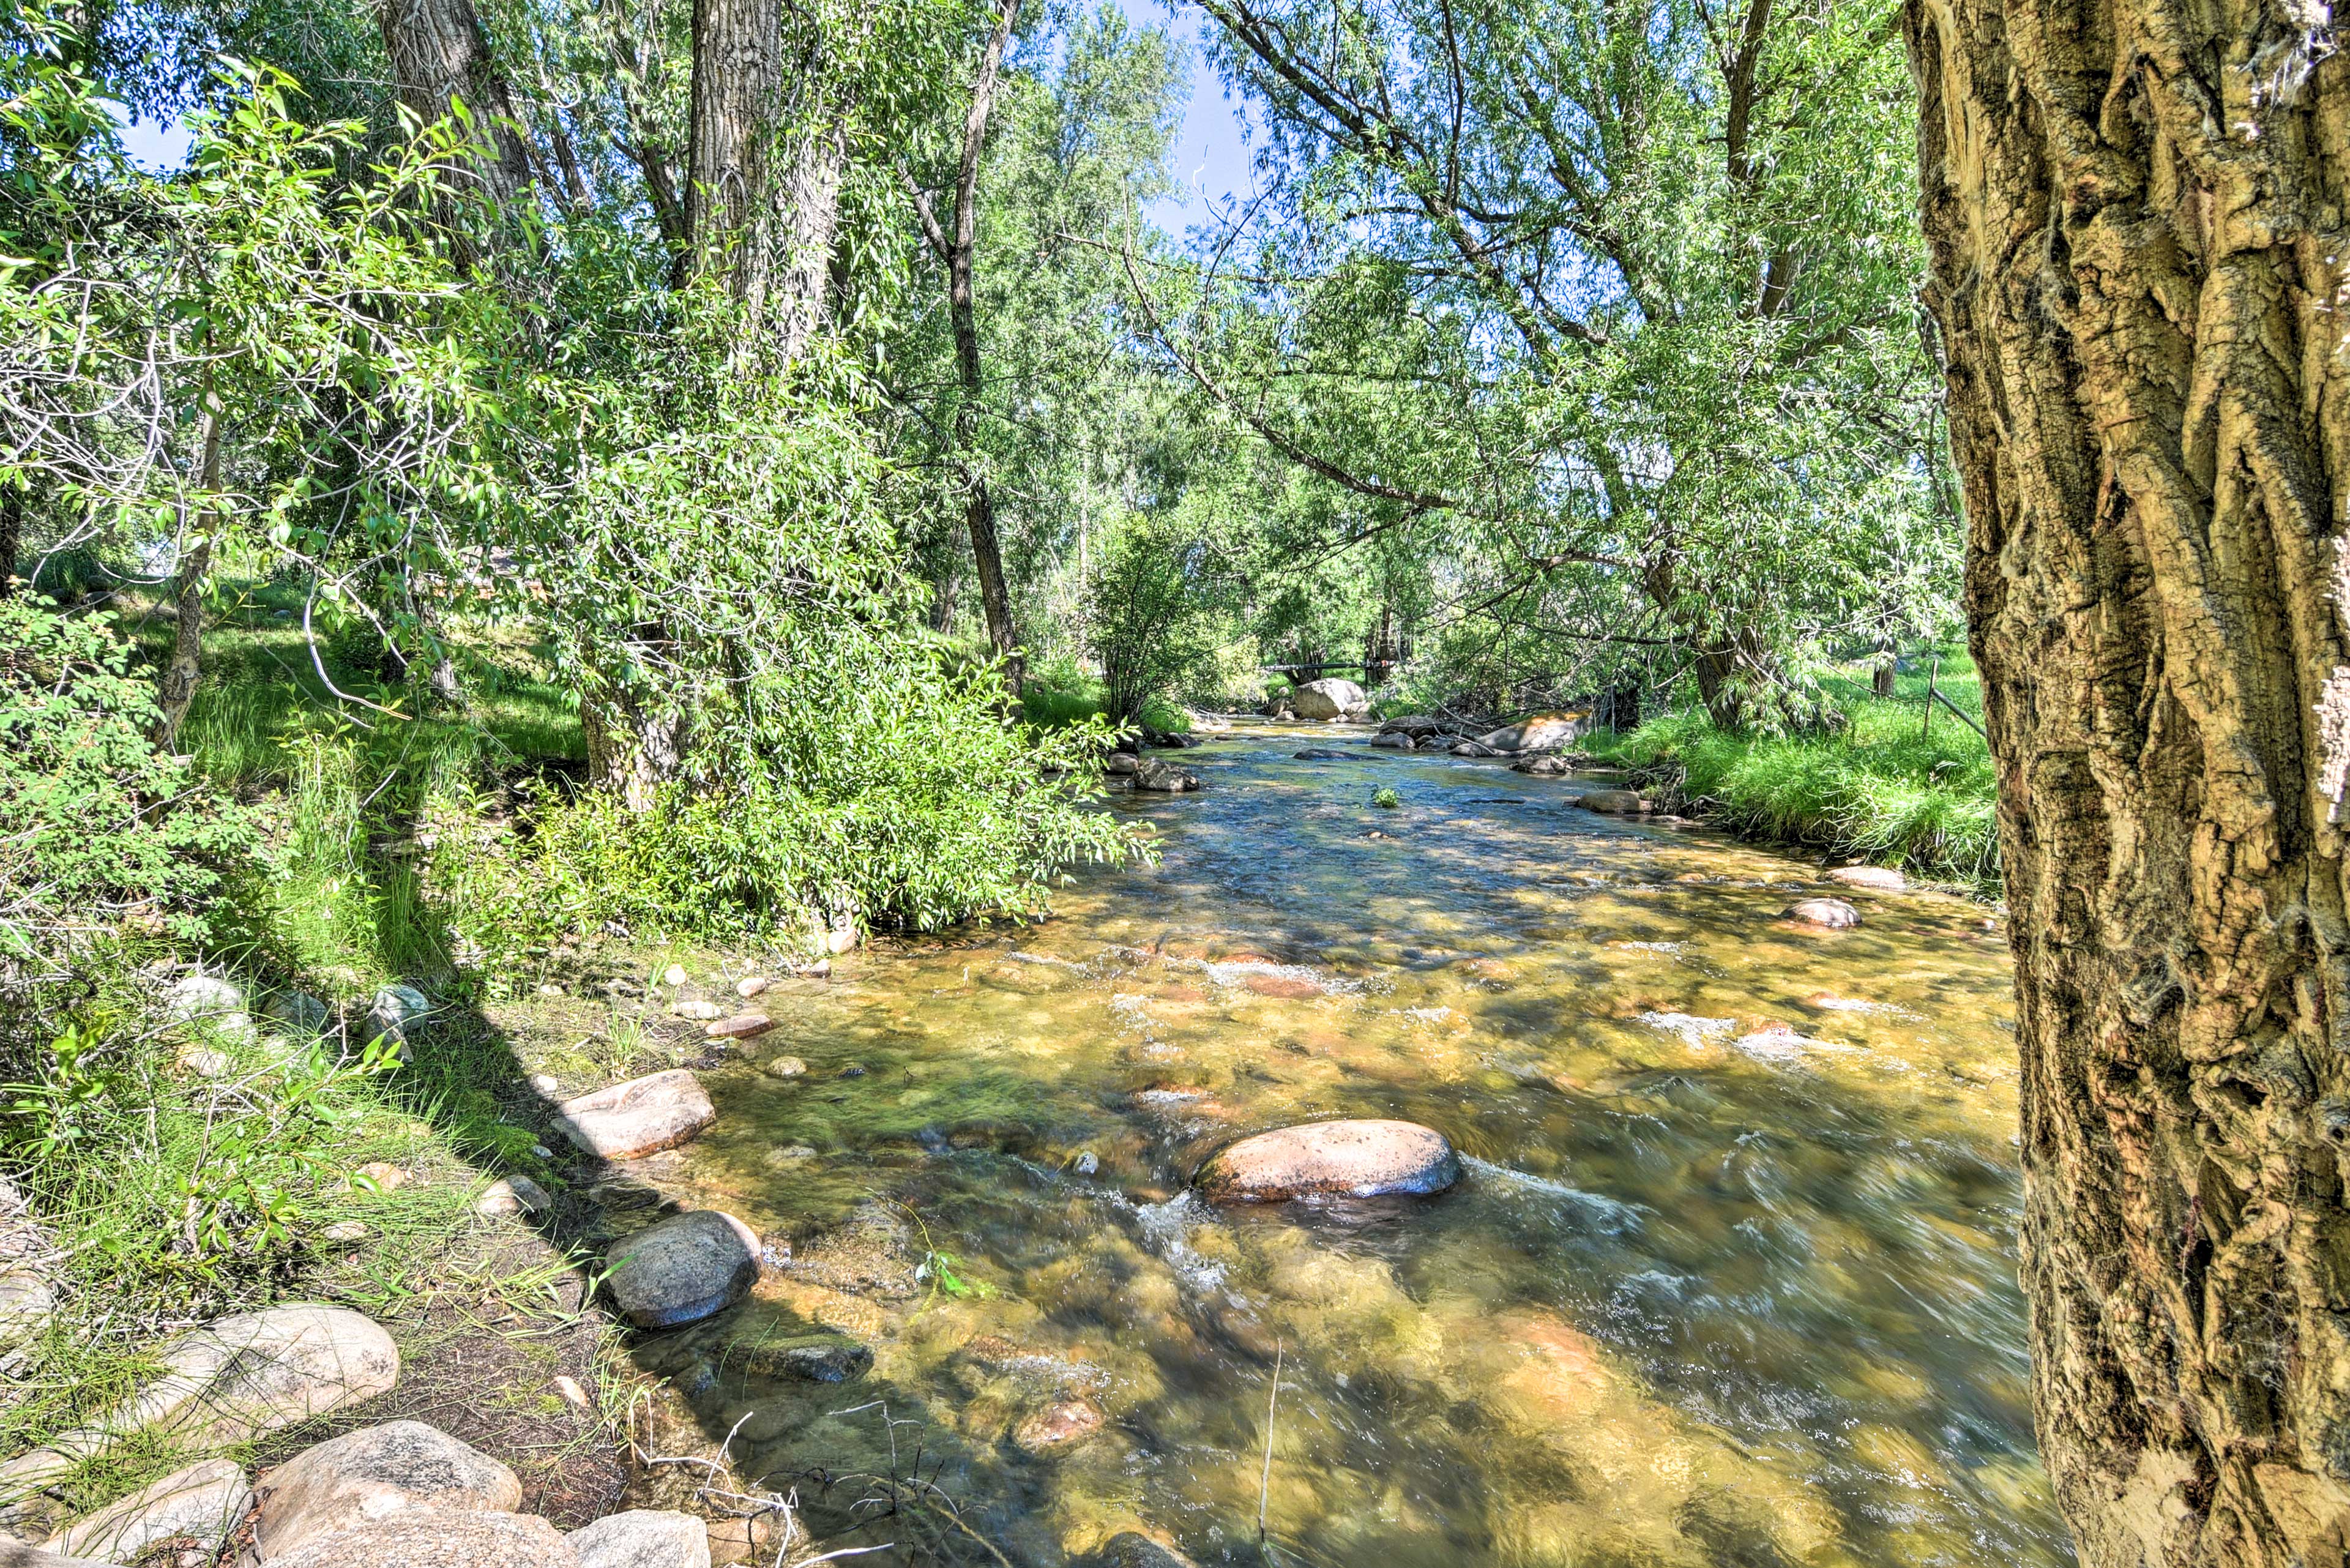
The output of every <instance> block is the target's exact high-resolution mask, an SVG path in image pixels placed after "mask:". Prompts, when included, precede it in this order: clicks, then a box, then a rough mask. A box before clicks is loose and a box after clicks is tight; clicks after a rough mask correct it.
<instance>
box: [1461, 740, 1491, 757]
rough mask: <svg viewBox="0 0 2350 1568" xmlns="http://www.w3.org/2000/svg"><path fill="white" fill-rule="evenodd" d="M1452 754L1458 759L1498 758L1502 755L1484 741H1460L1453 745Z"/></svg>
mask: <svg viewBox="0 0 2350 1568" xmlns="http://www.w3.org/2000/svg"><path fill="white" fill-rule="evenodd" d="M1452 754H1453V755H1454V756H1456V757H1498V756H1500V755H1501V754H1502V753H1499V752H1497V751H1495V750H1494V749H1493V748H1492V747H1491V746H1489V745H1487V744H1486V743H1485V742H1482V741H1458V742H1454V743H1453V747H1452Z"/></svg>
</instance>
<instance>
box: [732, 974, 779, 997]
mask: <svg viewBox="0 0 2350 1568" xmlns="http://www.w3.org/2000/svg"><path fill="white" fill-rule="evenodd" d="M773 984H775V981H772V980H769V979H768V978H767V977H766V976H765V975H764V974H747V975H744V976H743V978H742V979H741V980H738V981H735V982H734V994H735V995H737V996H739V997H741V998H742V999H743V1001H745V1002H748V1001H750V1000H751V999H752V998H753V997H754V996H756V995H758V994H759V993H760V992H764V991H765V990H766V989H767V988H768V987H769V986H771V985H773Z"/></svg>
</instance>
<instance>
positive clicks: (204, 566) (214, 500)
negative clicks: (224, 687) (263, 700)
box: [149, 410, 221, 752]
mask: <svg viewBox="0 0 2350 1568" xmlns="http://www.w3.org/2000/svg"><path fill="white" fill-rule="evenodd" d="M197 448H198V452H199V456H198V459H197V461H198V463H199V464H200V466H199V468H198V471H197V472H198V473H199V474H200V475H201V478H202V483H203V495H202V496H201V497H200V498H199V499H198V501H197V503H196V505H195V506H193V507H192V506H190V505H189V504H187V503H186V502H185V501H182V504H181V508H180V558H179V561H178V563H177V565H176V566H174V567H173V569H172V611H173V614H174V616H175V621H174V623H173V628H172V657H171V658H170V659H167V660H165V661H164V664H163V672H162V674H161V675H160V676H159V677H157V679H156V681H155V715H156V716H155V726H154V729H153V731H152V732H151V734H150V737H149V738H150V739H151V740H152V741H153V742H155V745H156V747H157V749H158V750H161V751H166V752H168V751H171V750H172V748H173V747H174V746H175V745H176V744H177V743H178V742H179V739H180V724H181V722H182V721H183V720H185V719H186V718H187V716H188V708H189V706H190V705H191V704H192V703H193V702H194V701H195V700H196V687H197V684H198V683H199V682H200V681H202V680H203V673H204V582H205V579H206V578H207V577H209V576H211V574H212V568H213V534H212V530H213V528H215V527H217V526H218V524H219V519H218V517H217V515H216V514H215V512H214V508H215V507H216V506H217V505H218V504H219V502H218V497H219V494H220V467H221V428H220V416H219V415H217V414H215V413H213V411H212V410H205V411H204V414H203V421H202V424H201V427H200V429H199V431H198V435H197ZM197 527H202V528H203V530H204V531H203V533H201V534H197V533H194V532H193V530H194V529H195V528H197Z"/></svg>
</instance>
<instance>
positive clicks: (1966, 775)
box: [1589, 654, 1999, 890]
mask: <svg viewBox="0 0 2350 1568" xmlns="http://www.w3.org/2000/svg"><path fill="white" fill-rule="evenodd" d="M1927 680H1928V677H1927V675H1926V673H1925V672H1924V671H1923V670H1920V671H1918V672H1916V673H1908V674H1904V675H1903V676H1902V677H1901V679H1900V680H1898V682H1897V683H1896V689H1895V694H1894V696H1893V697H1892V698H1890V699H1880V698H1877V697H1873V696H1871V695H1869V692H1868V687H1867V685H1866V682H1865V681H1864V680H1857V679H1845V678H1834V679H1831V680H1827V681H1825V682H1823V684H1824V685H1825V686H1826V688H1827V690H1828V691H1829V694H1830V695H1831V696H1832V697H1833V698H1834V699H1835V702H1836V705H1837V707H1838V708H1839V709H1841V710H1842V711H1844V712H1845V713H1846V715H1848V716H1849V718H1850V719H1851V721H1852V722H1851V724H1850V726H1849V727H1848V728H1846V729H1845V730H1843V731H1840V732H1836V733H1833V734H1825V735H1805V736H1763V735H1740V734H1732V733H1729V732H1724V731H1722V730H1720V729H1718V728H1716V727H1715V726H1714V725H1713V724H1712V722H1711V721H1710V720H1708V719H1707V717H1706V715H1705V714H1704V713H1703V712H1702V711H1679V712H1672V713H1667V714H1663V715H1661V716H1659V717H1658V718H1655V719H1651V720H1649V721H1648V722H1647V723H1644V724H1642V725H1641V726H1640V727H1639V728H1638V729H1637V730H1634V731H1632V732H1629V733H1628V734H1624V735H1599V736H1595V737H1593V738H1592V741H1591V742H1589V749H1590V751H1591V752H1592V753H1593V754H1594V755H1595V756H1596V757H1599V758H1602V759H1604V760H1607V761H1610V762H1615V763H1621V764H1623V765H1625V766H1627V767H1631V768H1635V769H1638V770H1640V771H1641V772H1642V773H1644V774H1647V775H1648V777H1649V778H1650V779H1651V780H1652V781H1654V782H1655V783H1657V784H1663V785H1666V786H1669V787H1671V788H1673V789H1676V790H1677V791H1678V792H1679V794H1680V795H1681V797H1682V798H1683V799H1684V800H1685V801H1686V802H1687V803H1688V804H1689V805H1690V808H1692V809H1693V810H1694V811H1696V812H1697V813H1698V814H1700V815H1704V816H1705V817H1706V818H1707V819H1708V820H1710V821H1712V822H1716V823H1719V824H1721V826H1726V827H1729V828H1731V830H1733V831H1735V832H1738V833H1742V834H1745V835H1748V836H1752V837H1758V838H1769V839H1775V840H1778V841H1781V842H1783V843H1793V844H1802V845H1808V846H1816V847H1817V848H1819V849H1822V850H1824V851H1825V852H1826V853H1827V854H1829V855H1830V856H1833V857H1848V858H1854V859H1863V860H1868V861H1872V862H1875V863H1877V864H1881V865H1889V866H1900V867H1906V868H1907V869H1908V870H1910V871H1912V872H1914V873H1916V874H1918V875H1919V876H1922V877H1929V878H1932V879H1938V880H1942V881H1949V882H1955V883H1960V884H1962V885H1965V886H1968V887H1970V888H1979V889H1984V890H1988V889H1990V888H1992V887H1994V886H1995V885H1996V884H1997V882H1998V880H1999V835H1998V826H1997V823H1996V820H1995V811H1994V805H1995V796H1996V780H1995V774H1994V773H1993V771H1992V766H1991V752H1990V748H1989V747H1988V746H1987V745H1986V744H1985V743H1984V742H1983V739H1982V737H1981V736H1980V735H1978V734H1977V733H1976V732H1974V731H1973V730H1972V729H1970V728H1969V727H1968V726H1967V725H1966V724H1965V723H1963V722H1960V720H1959V719H1958V718H1956V717H1955V716H1953V715H1952V714H1951V713H1950V711H1948V710H1946V709H1943V708H1941V707H1939V705H1937V706H1936V708H1935V711H1934V713H1933V718H1932V722H1931V724H1930V727H1929V724H1928V722H1927V720H1926V711H1925V710H1926V701H1927V699H1926V686H1927ZM1936 685H1937V688H1938V689H1939V691H1941V692H1942V693H1943V694H1944V695H1945V696H1947V697H1949V698H1950V700H1951V701H1953V702H1955V703H1956V704H1957V705H1958V706H1959V707H1960V709H1962V710H1964V711H1967V712H1969V713H1971V714H1974V715H1976V716H1977V722H1981V718H1980V715H1981V683H1980V681H1979V680H1978V679H1977V677H1976V674H1975V671H1974V669H1973V666H1972V665H1971V664H1970V662H1969V661H1968V660H1967V659H1966V658H1965V656H1964V655H1963V654H1946V655H1945V656H1944V658H1943V660H1942V665H1941V670H1940V673H1939V677H1938V678H1937V680H1936Z"/></svg>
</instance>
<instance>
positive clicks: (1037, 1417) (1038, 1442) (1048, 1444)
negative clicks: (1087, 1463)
mask: <svg viewBox="0 0 2350 1568" xmlns="http://www.w3.org/2000/svg"><path fill="white" fill-rule="evenodd" d="M1103 1419H1104V1417H1103V1416H1102V1413H1101V1409H1100V1407H1098V1406H1097V1405H1095V1404H1094V1403H1093V1401H1092V1400H1090V1399H1063V1400H1060V1401H1057V1402H1056V1403H1055V1404H1051V1405H1047V1406H1045V1408H1043V1409H1042V1410H1038V1411H1035V1412H1034V1413H1033V1414H1031V1415H1029V1416H1028V1417H1025V1418H1024V1419H1023V1420H1022V1421H1021V1423H1020V1424H1019V1425H1018V1426H1016V1427H1014V1428H1012V1441H1013V1444H1014V1447H1016V1448H1019V1449H1024V1450H1025V1451H1026V1452H1028V1453H1032V1454H1041V1453H1044V1452H1045V1451H1046V1450H1048V1449H1058V1448H1066V1446H1067V1445H1069V1444H1071V1443H1078V1442H1083V1441H1084V1440H1085V1439H1086V1438H1090V1437H1092V1436H1093V1435H1094V1434H1095V1433H1096V1432H1098V1431H1100V1430H1101V1429H1102V1422H1103Z"/></svg>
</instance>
